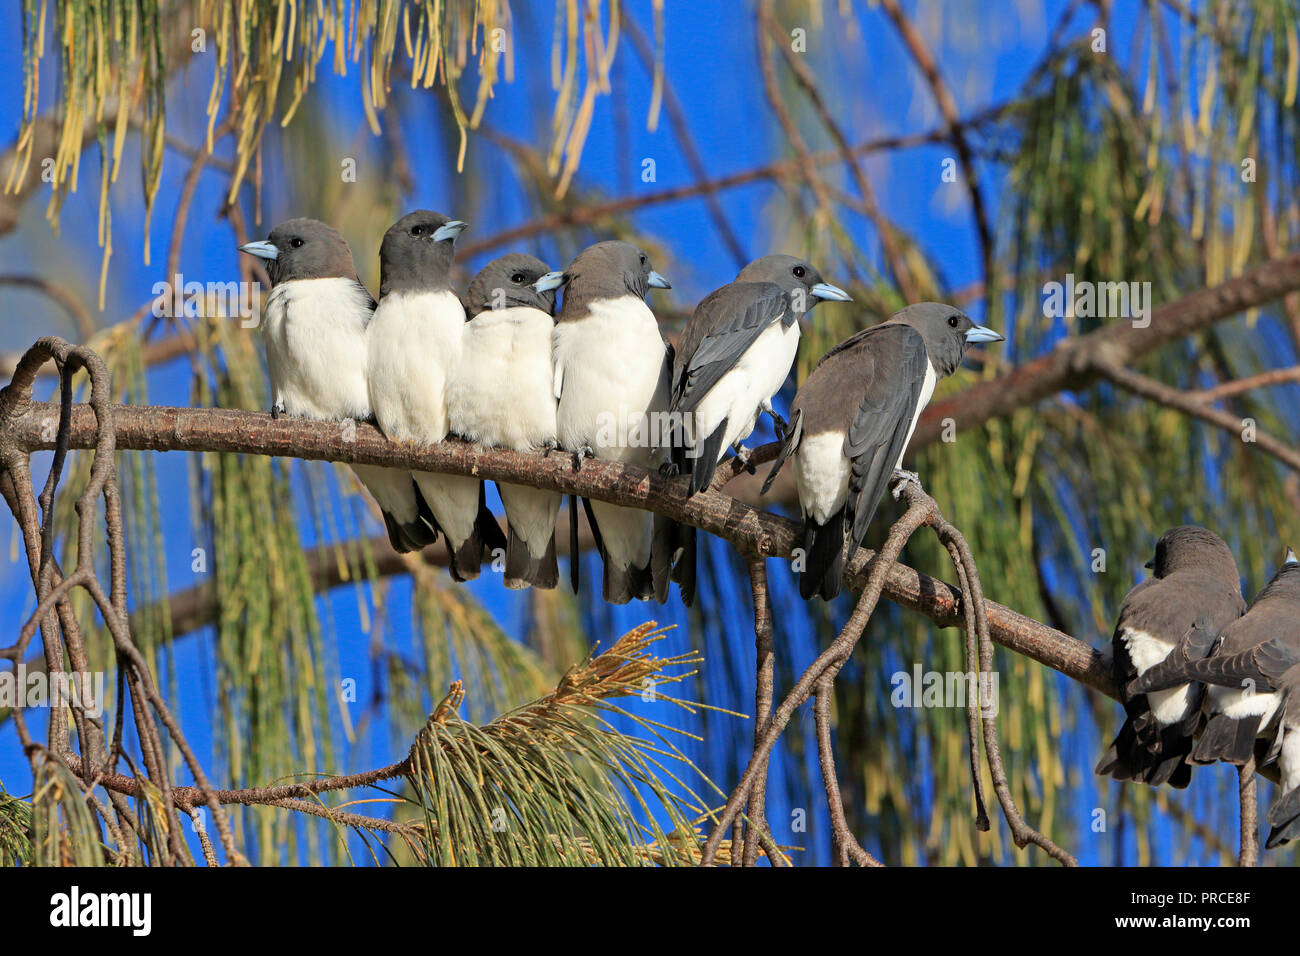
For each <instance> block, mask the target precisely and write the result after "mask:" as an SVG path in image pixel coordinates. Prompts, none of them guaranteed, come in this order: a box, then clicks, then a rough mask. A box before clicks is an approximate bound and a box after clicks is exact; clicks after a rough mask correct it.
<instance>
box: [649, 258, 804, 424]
mask: <svg viewBox="0 0 1300 956" xmlns="http://www.w3.org/2000/svg"><path fill="white" fill-rule="evenodd" d="M789 309H790V297H789V296H788V295H786V294H785V292H784V291H783V290H782V289H781V287H780V286H778V285H775V284H773V283H770V282H741V283H734V284H732V285H728V286H723V287H722V288H721V289H718V290H717V291H716V292H713V293H711V294H710V295H709V296H708V297H707V298H705V300H704V301H703V302H701V303H700V304H699V305H698V306H696V308H695V312H694V313H693V314H692V315H691V320H690V322H689V323H687V328H686V330H685V332H684V333H683V335H682V351H681V360H680V362H679V363H678V365H677V368H676V369H674V373H675V374H674V376H673V399H672V407H673V409H674V410H675V411H686V412H689V411H692V410H694V408H695V407H696V406H697V405H699V403H700V401H701V400H702V399H703V398H704V396H705V395H707V394H708V393H709V389H711V388H713V386H714V385H716V384H718V381H719V379H721V378H722V376H724V375H726V374H727V372H729V371H730V370H731V369H732V368H734V367H735V365H736V363H737V362H738V361H739V360H740V357H741V356H742V355H744V354H745V352H746V351H747V350H748V349H749V347H750V346H751V345H753V344H754V342H755V341H757V340H758V337H759V336H760V335H762V334H763V331H764V330H765V329H767V328H768V326H770V325H771V324H772V323H773V322H776V321H778V320H779V319H780V318H781V317H782V316H783V315H785V314H786V313H787V312H788V311H789ZM697 338H698V345H696V344H695V340H696V339H697ZM693 345H694V348H692V346H693Z"/></svg>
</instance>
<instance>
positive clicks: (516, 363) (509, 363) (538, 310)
mask: <svg viewBox="0 0 1300 956" xmlns="http://www.w3.org/2000/svg"><path fill="white" fill-rule="evenodd" d="M559 275H560V273H558V272H552V271H551V270H550V268H549V267H548V266H547V265H546V263H544V262H542V261H541V260H540V259H537V258H535V257H533V256H528V255H523V254H521V253H510V254H509V255H505V256H501V257H500V258H498V259H493V260H492V261H491V262H489V263H488V264H487V265H486V266H484V267H483V269H482V270H481V271H480V272H479V273H478V275H476V276H475V277H474V278H473V280H472V281H471V282H470V284H469V287H468V289H467V291H466V294H465V297H464V304H465V312H466V314H467V315H468V316H469V323H468V324H467V325H466V326H465V335H464V345H463V351H462V353H461V358H460V361H459V362H457V363H456V366H455V368H453V369H452V370H451V372H450V375H449V378H448V382H447V415H448V420H449V424H450V428H451V431H453V432H455V433H456V434H457V435H460V436H461V437H462V438H464V439H466V440H467V441H472V442H478V443H479V444H482V445H486V446H488V447H497V448H513V449H515V450H516V451H533V450H543V451H546V452H547V453H549V452H551V451H553V450H554V449H555V448H556V447H558V443H557V440H556V431H555V409H556V399H555V393H554V376H553V374H552V368H551V333H552V332H553V331H554V329H555V319H554V316H553V313H554V311H555V289H554V288H553V287H552V286H551V285H550V283H551V282H552V281H554V280H555V279H556V278H557V277H558V276H559ZM543 279H545V280H546V284H545V285H546V287H545V288H544V289H543V290H542V291H539V290H538V289H536V288H534V284H535V283H537V282H539V281H540V280H543ZM498 488H499V490H500V492H501V502H502V504H503V505H505V511H506V526H507V530H506V537H507V544H506V553H505V585H506V587H508V588H523V587H528V586H529V585H532V586H533V587H540V588H553V587H555V585H556V582H557V580H558V577H559V575H558V570H557V565H556V560H555V517H556V515H557V514H558V513H559V510H560V502H561V501H562V500H563V496H562V495H557V494H555V493H554V492H550V491H542V490H539V489H537V488H528V487H525V486H523V485H511V484H499V485H498Z"/></svg>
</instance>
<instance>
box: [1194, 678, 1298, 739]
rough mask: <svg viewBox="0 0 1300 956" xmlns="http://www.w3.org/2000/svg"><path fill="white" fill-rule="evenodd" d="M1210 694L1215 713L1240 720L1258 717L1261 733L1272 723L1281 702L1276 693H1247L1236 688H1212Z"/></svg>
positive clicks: (1212, 708)
mask: <svg viewBox="0 0 1300 956" xmlns="http://www.w3.org/2000/svg"><path fill="white" fill-rule="evenodd" d="M1209 694H1210V704H1211V710H1212V711H1213V712H1214V713H1220V714H1226V715H1227V716H1229V717H1232V718H1234V719H1238V720H1240V719H1241V718H1243V717H1255V716H1258V717H1259V718H1260V721H1259V729H1260V730H1261V731H1262V730H1264V728H1266V727H1267V726H1268V725H1269V724H1270V723H1271V722H1272V720H1273V717H1274V716H1275V715H1276V714H1277V707H1278V704H1279V703H1280V702H1281V698H1279V697H1278V695H1277V694H1276V693H1272V692H1269V693H1261V692H1258V691H1257V692H1255V693H1247V692H1246V691H1244V690H1241V689H1239V688H1236V687H1215V686H1211V687H1210V692H1209Z"/></svg>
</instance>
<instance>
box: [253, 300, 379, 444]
mask: <svg viewBox="0 0 1300 956" xmlns="http://www.w3.org/2000/svg"><path fill="white" fill-rule="evenodd" d="M369 316H370V302H369V298H368V297H367V296H366V293H365V291H364V290H363V289H362V288H361V287H360V286H358V285H357V284H356V283H355V282H353V281H351V280H350V279H294V280H292V281H289V282H285V283H282V284H280V285H278V286H276V287H275V288H274V289H272V290H271V294H270V296H268V297H267V300H266V307H265V308H264V309H263V310H262V323H261V325H262V327H261V332H262V340H263V342H264V343H265V345H266V364H267V371H268V372H269V373H270V377H271V395H272V401H273V402H274V403H276V404H279V405H282V406H283V408H284V411H285V413H286V414H288V415H294V416H298V417H301V418H315V419H321V420H325V421H333V420H337V419H342V418H369V417H370V400H369V396H368V393H367V389H366V319H368V318H369Z"/></svg>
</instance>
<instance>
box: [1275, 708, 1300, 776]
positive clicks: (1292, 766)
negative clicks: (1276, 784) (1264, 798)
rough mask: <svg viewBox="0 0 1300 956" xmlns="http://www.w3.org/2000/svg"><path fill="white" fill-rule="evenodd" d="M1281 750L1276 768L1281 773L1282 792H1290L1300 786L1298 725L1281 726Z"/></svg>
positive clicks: (1299, 733)
mask: <svg viewBox="0 0 1300 956" xmlns="http://www.w3.org/2000/svg"><path fill="white" fill-rule="evenodd" d="M1279 733H1282V734H1284V735H1285V736H1283V738H1282V752H1281V753H1280V754H1278V758H1277V768H1278V770H1279V771H1281V774H1282V780H1281V783H1282V792H1283V793H1290V792H1291V791H1292V790H1294V789H1295V788H1296V787H1300V725H1296V724H1292V725H1290V726H1287V727H1284V728H1282V730H1280V731H1279Z"/></svg>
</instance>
